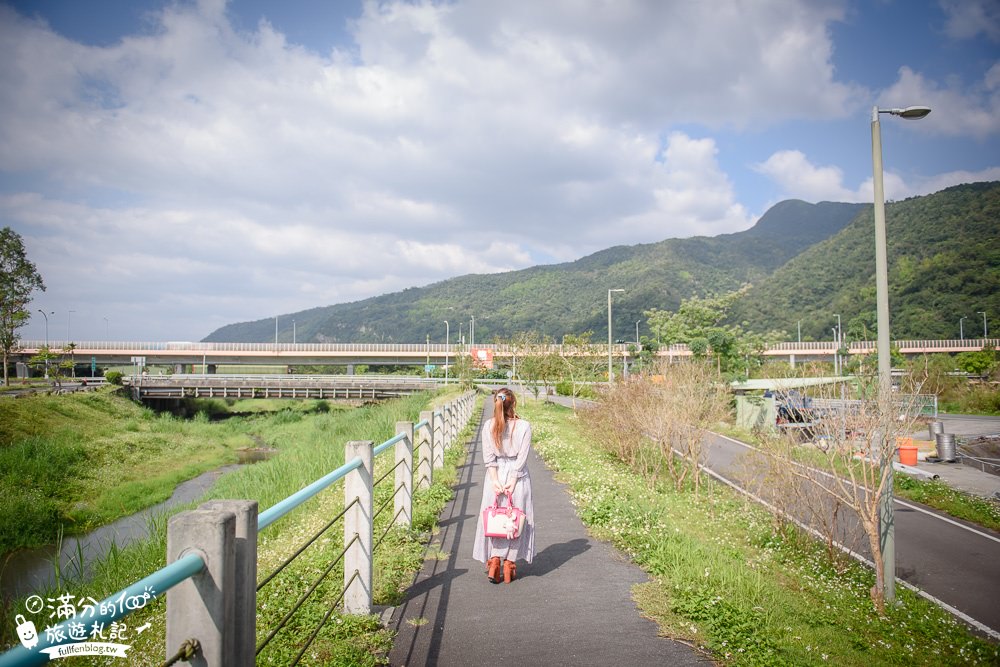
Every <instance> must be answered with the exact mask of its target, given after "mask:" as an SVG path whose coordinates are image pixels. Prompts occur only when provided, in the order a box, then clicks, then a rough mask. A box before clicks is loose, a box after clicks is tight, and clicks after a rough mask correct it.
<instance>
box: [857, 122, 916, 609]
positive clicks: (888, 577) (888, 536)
mask: <svg viewBox="0 0 1000 667" xmlns="http://www.w3.org/2000/svg"><path fill="white" fill-rule="evenodd" d="M930 112H931V110H930V109H929V108H927V107H907V108H905V109H879V108H878V107H877V106H876V107H873V108H872V185H873V190H874V193H873V194H874V204H875V291H876V302H877V303H876V305H877V315H876V321H877V323H878V342H877V345H876V349H877V351H878V380H879V382H878V386H879V391H878V403H879V413H880V416H881V422H882V429H883V432H881V433H880V434H879V435H878V436H877V437H878V438H881V442H879V443H878V444H879V445H880V446H879V449H878V451H879V452H880V459H881V460H880V462H879V463H880V466H881V474H882V476H883V478H884V479H886V484H885V488H884V489H883V490H882V496H881V497H880V498H879V541H880V543H881V545H882V568H883V570H882V571H883V578H884V581H883V585H884V591H883V593H884V599H885V600H887V601H889V602H892V601H894V600H895V599H896V546H895V529H894V526H893V508H892V496H893V489H892V452H891V450H890V448H889V447H888V445H887V442H886V439H887V438H888V436H889V434H888V432H887V431H886V430H885V429H887V428H888V423H889V412H890V410H889V400H890V397H891V395H892V394H891V392H892V361H891V360H890V358H889V270H888V258H887V253H886V238H885V191H884V189H883V185H882V128H881V125H880V124H879V118H878V116H879V114H880V113H887V114H891V115H893V116H899V117H901V118H907V119H913V120H916V119H919V118H923V117H924V116H926V115H927V114H929V113H930ZM887 469H888V470H887Z"/></svg>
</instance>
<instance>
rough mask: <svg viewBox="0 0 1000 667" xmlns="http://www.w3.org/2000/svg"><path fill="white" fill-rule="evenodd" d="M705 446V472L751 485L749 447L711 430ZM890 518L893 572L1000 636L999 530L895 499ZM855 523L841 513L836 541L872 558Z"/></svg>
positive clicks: (985, 630)
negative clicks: (711, 433) (999, 601)
mask: <svg viewBox="0 0 1000 667" xmlns="http://www.w3.org/2000/svg"><path fill="white" fill-rule="evenodd" d="M707 444H708V447H707V460H706V464H705V465H706V467H707V468H708V469H709V470H711V471H713V472H715V473H717V474H719V475H721V476H723V477H725V478H727V479H729V480H730V481H736V480H740V484H741V486H748V485H749V486H752V485H753V483H752V482H750V483H749V484H747V483H745V482H744V481H743V480H746V479H747V478H748V474H749V471H750V470H752V469H753V468H755V467H756V466H754V465H753V464H751V463H750V462H749V461H748V457H749V456H750V452H752V451H753V448H752V447H751V446H750V445H746V444H744V443H740V442H738V441H736V440H733V439H731V438H727V437H724V436H719V435H714V434H713V435H711V436H709V438H708V443H707ZM800 518H801V517H800ZM894 519H895V544H896V576H897V577H898V578H899V579H901V580H903V581H905V582H907V583H909V584H912V585H913V586H916V587H918V588H919V589H921V590H922V591H924V592H925V593H926V594H929V595H930V596H933V597H934V598H936V599H937V600H939V601H940V602H943V603H944V604H946V605H948V606H950V607H952V608H953V609H955V610H957V611H958V612H961V614H964V615H965V616H967V617H968V618H967V619H966V620H969V621H971V622H972V624H973V625H976V626H977V627H979V626H982V627H979V629H980V630H982V631H984V632H986V633H987V634H992V636H993V637H994V638H996V639H1000V603H998V600H1000V533H996V532H994V531H991V530H988V529H986V528H981V527H978V526H973V525H971V524H968V523H966V522H963V521H961V520H958V519H954V518H952V517H949V516H946V515H944V514H941V513H940V512H937V511H935V510H932V509H930V508H929V507H926V506H924V505H920V504H919V503H914V502H912V501H909V500H900V499H898V498H897V499H896V501H895V511H894ZM856 523H857V520H856V518H853V520H852V517H850V516H847V517H842V519H841V527H840V531H839V535H838V537H839V540H840V541H842V542H846V543H847V545H849V546H850V548H852V549H853V550H854V551H856V552H858V553H859V554H860V555H862V556H863V557H865V558H867V559H869V560H871V551H870V549H869V548H868V544H867V540H866V539H863V538H862V537H861V535H860V534H859V533H858V531H857V530H856ZM977 624H978V625H977Z"/></svg>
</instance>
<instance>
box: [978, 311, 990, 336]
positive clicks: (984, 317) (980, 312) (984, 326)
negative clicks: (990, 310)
mask: <svg viewBox="0 0 1000 667" xmlns="http://www.w3.org/2000/svg"><path fill="white" fill-rule="evenodd" d="M976 315H982V316H983V340H985V339H987V338H989V331H987V329H986V313H985V312H983V311H979V310H977V311H976Z"/></svg>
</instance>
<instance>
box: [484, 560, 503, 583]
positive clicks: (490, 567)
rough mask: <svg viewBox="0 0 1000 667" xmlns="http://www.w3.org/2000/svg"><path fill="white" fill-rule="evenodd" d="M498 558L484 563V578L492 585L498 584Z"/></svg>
mask: <svg viewBox="0 0 1000 667" xmlns="http://www.w3.org/2000/svg"><path fill="white" fill-rule="evenodd" d="M501 576H503V575H502V574H501V572H500V556H494V557H493V558H491V559H489V561H488V562H487V563H486V577H487V578H488V579H489V580H490V581H492V582H493V583H494V584H499V583H500V577H501Z"/></svg>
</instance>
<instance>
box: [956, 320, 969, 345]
mask: <svg viewBox="0 0 1000 667" xmlns="http://www.w3.org/2000/svg"><path fill="white" fill-rule="evenodd" d="M967 319H969V316H968V315H962V316H961V317H960V318H958V339H959V340H965V327H963V326H962V323H963V322H964V321H965V320H967Z"/></svg>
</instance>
